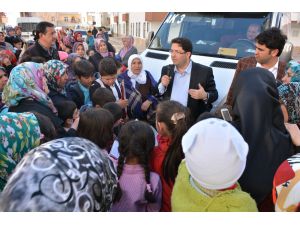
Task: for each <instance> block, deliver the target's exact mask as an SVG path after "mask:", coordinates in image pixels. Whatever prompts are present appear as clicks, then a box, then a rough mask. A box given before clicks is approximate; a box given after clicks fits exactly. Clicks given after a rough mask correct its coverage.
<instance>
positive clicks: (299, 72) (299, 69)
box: [286, 60, 300, 82]
mask: <svg viewBox="0 0 300 225" xmlns="http://www.w3.org/2000/svg"><path fill="white" fill-rule="evenodd" d="M286 68H287V70H288V69H291V71H292V72H293V74H294V75H293V76H292V78H291V82H300V63H298V62H297V61H296V60H291V61H289V62H288V64H287V66H286Z"/></svg>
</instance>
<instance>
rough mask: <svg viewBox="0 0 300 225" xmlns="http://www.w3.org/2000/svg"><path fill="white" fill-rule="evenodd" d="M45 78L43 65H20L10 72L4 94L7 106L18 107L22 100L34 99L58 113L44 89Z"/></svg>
mask: <svg viewBox="0 0 300 225" xmlns="http://www.w3.org/2000/svg"><path fill="white" fill-rule="evenodd" d="M44 76H45V74H44V70H43V64H40V63H34V62H25V63H22V64H19V65H18V66H16V67H15V68H13V69H12V71H11V72H10V76H9V79H8V82H7V84H6V86H5V87H4V90H3V93H2V101H3V102H4V103H5V104H6V105H7V106H16V105H18V104H19V102H20V101H21V100H22V99H25V98H33V99H34V100H36V101H38V102H40V103H42V104H43V105H46V106H48V107H50V108H51V110H52V111H53V112H54V113H56V112H57V111H56V108H55V107H54V105H53V102H52V101H51V99H50V98H49V97H48V96H47V94H46V93H45V91H44V89H43V77H44Z"/></svg>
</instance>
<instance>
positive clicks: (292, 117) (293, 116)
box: [278, 82, 300, 125]
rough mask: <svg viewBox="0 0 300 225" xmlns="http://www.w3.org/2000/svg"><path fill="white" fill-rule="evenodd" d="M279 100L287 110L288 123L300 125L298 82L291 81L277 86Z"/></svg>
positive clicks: (299, 87) (299, 85) (299, 86)
mask: <svg viewBox="0 0 300 225" xmlns="http://www.w3.org/2000/svg"><path fill="white" fill-rule="evenodd" d="M278 92H279V100H280V102H281V103H283V104H284V105H285V107H286V109H287V111H288V116H289V123H295V124H299V125H300V83H299V82H291V83H287V84H282V85H280V86H279V87H278Z"/></svg>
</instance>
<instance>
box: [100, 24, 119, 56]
mask: <svg viewBox="0 0 300 225" xmlns="http://www.w3.org/2000/svg"><path fill="white" fill-rule="evenodd" d="M95 39H104V40H105V43H106V45H107V49H108V51H109V52H113V53H114V54H115V53H116V49H115V47H114V46H113V45H112V44H111V43H110V42H109V41H108V40H107V39H106V38H105V35H104V32H103V30H99V32H98V33H97V35H96V37H95Z"/></svg>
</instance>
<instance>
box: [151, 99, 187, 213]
mask: <svg viewBox="0 0 300 225" xmlns="http://www.w3.org/2000/svg"><path fill="white" fill-rule="evenodd" d="M190 123H191V122H190V112H189V109H188V108H186V107H184V106H183V105H182V104H180V103H179V102H176V101H164V102H161V103H159V104H158V106H157V110H156V128H157V132H158V137H157V138H158V146H157V147H155V149H154V151H153V153H152V157H151V168H152V170H153V171H154V172H157V173H158V174H159V175H160V179H161V181H162V191H163V195H162V208H161V211H163V212H170V211H171V193H172V190H173V185H174V182H175V178H176V176H177V170H178V166H179V164H180V162H181V160H182V159H183V158H184V154H183V151H182V146H181V139H182V137H183V135H184V134H185V133H186V132H187V130H188V129H189V126H190Z"/></svg>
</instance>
